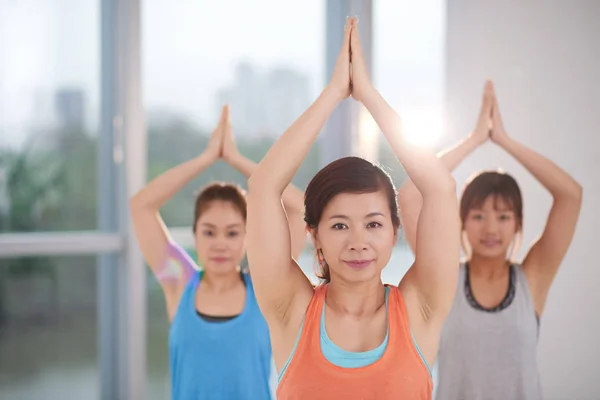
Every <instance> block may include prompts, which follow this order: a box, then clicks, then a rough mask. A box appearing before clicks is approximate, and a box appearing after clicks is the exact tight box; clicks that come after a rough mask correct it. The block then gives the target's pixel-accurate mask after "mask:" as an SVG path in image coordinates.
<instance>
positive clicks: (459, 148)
mask: <svg viewBox="0 0 600 400" xmlns="http://www.w3.org/2000/svg"><path fill="white" fill-rule="evenodd" d="M480 144H481V143H480V142H479V141H477V139H476V138H475V137H474V136H473V135H469V136H468V137H466V138H465V139H463V140H462V141H460V142H459V143H458V144H456V145H455V146H454V147H451V148H448V149H444V150H442V151H440V152H439V153H438V154H437V157H438V158H439V159H440V160H441V161H442V163H443V164H444V165H445V166H446V168H448V171H450V172H452V171H453V170H454V169H456V167H458V165H459V164H460V163H461V162H463V160H464V159H465V158H467V156H468V155H469V154H471V153H472V152H473V150H475V149H476V148H477V147H479V145H480ZM398 194H399V195H401V196H405V197H413V196H419V197H420V194H419V193H418V190H417V188H416V187H415V185H414V183H413V182H412V180H410V179H407V180H406V182H405V183H404V184H403V185H402V186H401V187H400V189H399V191H398Z"/></svg>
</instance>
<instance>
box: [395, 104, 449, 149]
mask: <svg viewBox="0 0 600 400" xmlns="http://www.w3.org/2000/svg"><path fill="white" fill-rule="evenodd" d="M401 118H402V123H403V127H404V133H405V134H406V137H407V139H408V140H409V141H410V142H411V143H412V144H414V145H415V146H419V147H432V146H434V145H435V144H436V143H437V141H438V140H440V138H441V137H442V135H443V132H444V119H443V116H442V112H441V110H439V109H437V108H434V107H418V108H412V107H411V108H406V109H404V110H403V112H402V114H401Z"/></svg>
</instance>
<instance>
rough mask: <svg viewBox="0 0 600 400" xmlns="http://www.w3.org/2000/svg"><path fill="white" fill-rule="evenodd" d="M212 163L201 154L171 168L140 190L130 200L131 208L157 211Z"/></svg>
mask: <svg viewBox="0 0 600 400" xmlns="http://www.w3.org/2000/svg"><path fill="white" fill-rule="evenodd" d="M212 162H213V160H211V159H209V157H207V156H206V155H204V154H202V155H200V156H198V157H196V158H194V159H192V160H189V161H186V162H184V163H183V164H180V165H178V166H176V167H174V168H171V169H170V170H168V171H167V172H165V173H163V174H161V175H160V176H158V177H157V178H155V179H154V180H152V181H151V182H150V183H148V184H147V185H146V186H145V187H144V188H143V189H142V190H140V191H139V192H138V193H137V194H136V195H135V196H134V197H133V198H132V199H131V203H132V206H134V207H143V208H150V209H153V210H157V211H158V210H159V209H160V208H161V207H162V206H163V205H164V204H165V203H166V202H167V201H168V200H169V199H170V198H171V197H173V196H174V195H175V194H176V193H177V192H178V191H179V190H181V189H182V188H183V187H184V186H185V185H186V184H187V183H189V182H190V181H191V180H192V179H194V178H195V177H196V176H198V174H200V173H201V172H202V171H204V170H205V169H206V168H208V167H209V166H210V165H211V164H212Z"/></svg>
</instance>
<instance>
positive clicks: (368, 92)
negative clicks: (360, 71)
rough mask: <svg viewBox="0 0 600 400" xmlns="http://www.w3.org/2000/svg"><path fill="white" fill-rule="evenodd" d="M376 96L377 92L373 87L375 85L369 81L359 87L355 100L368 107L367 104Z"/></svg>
mask: <svg viewBox="0 0 600 400" xmlns="http://www.w3.org/2000/svg"><path fill="white" fill-rule="evenodd" d="M377 96H379V92H378V91H377V89H375V86H373V85H372V84H371V83H369V84H368V85H364V86H363V87H361V88H360V90H359V91H358V99H357V100H359V101H360V102H361V103H363V105H364V106H365V107H367V108H369V104H370V103H371V101H372V100H373V99H375V98H376V97H377Z"/></svg>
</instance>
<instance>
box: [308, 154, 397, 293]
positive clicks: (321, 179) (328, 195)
mask: <svg viewBox="0 0 600 400" xmlns="http://www.w3.org/2000/svg"><path fill="white" fill-rule="evenodd" d="M380 190H382V191H383V192H384V193H385V195H386V197H387V200H388V204H389V207H390V214H391V216H392V224H393V226H394V229H398V227H399V226H400V217H399V215H398V199H397V196H396V188H395V187H394V183H393V182H392V179H391V178H390V176H389V174H387V173H386V172H385V171H384V170H383V169H381V168H380V167H379V166H378V165H375V164H373V163H372V162H370V161H367V160H365V159H363V158H360V157H344V158H340V159H339V160H336V161H334V162H332V163H330V164H328V165H327V166H325V167H324V168H323V169H321V170H320V171H319V172H318V173H317V174H316V175H315V176H314V177H313V178H312V180H311V181H310V182H309V184H308V186H307V187H306V192H305V193H304V209H305V210H304V220H305V221H306V224H307V226H308V227H309V228H310V229H311V230H312V231H315V230H316V229H317V226H318V225H319V221H320V220H321V216H322V215H323V210H325V207H326V206H327V204H329V202H330V201H331V200H332V199H333V198H334V197H335V196H337V195H338V194H340V193H354V194H360V193H374V192H378V191H380ZM322 255H323V254H322V252H321V251H320V250H317V257H318V258H319V264H320V268H321V270H320V271H318V273H317V276H318V277H319V278H321V279H322V280H323V281H325V282H329V281H330V280H331V274H330V272H329V266H328V265H327V263H326V262H325V260H324V259H322Z"/></svg>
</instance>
